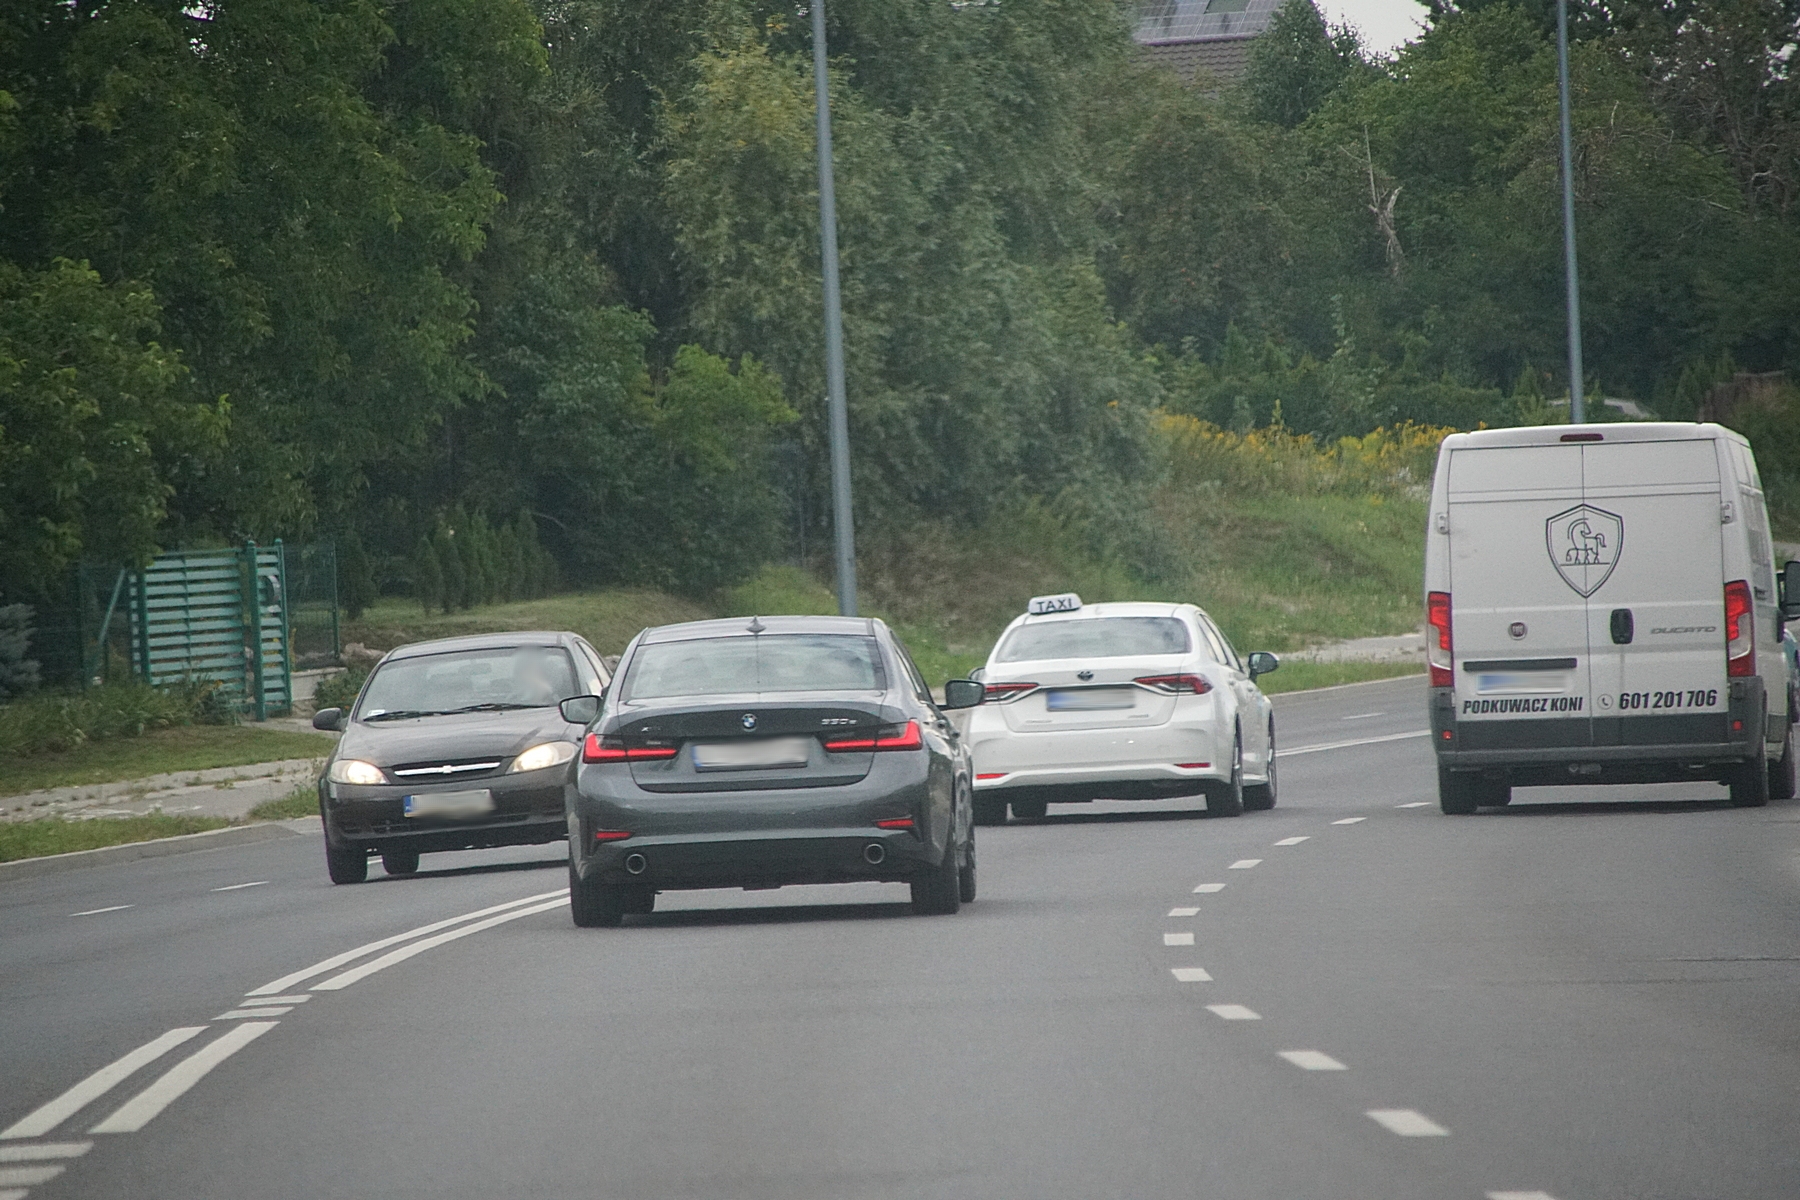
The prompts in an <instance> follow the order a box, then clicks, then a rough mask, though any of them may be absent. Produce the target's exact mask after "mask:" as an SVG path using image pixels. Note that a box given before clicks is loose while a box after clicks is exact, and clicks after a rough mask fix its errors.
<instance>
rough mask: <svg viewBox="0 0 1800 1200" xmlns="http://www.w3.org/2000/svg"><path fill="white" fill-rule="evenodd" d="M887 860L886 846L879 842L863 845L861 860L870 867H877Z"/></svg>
mask: <svg viewBox="0 0 1800 1200" xmlns="http://www.w3.org/2000/svg"><path fill="white" fill-rule="evenodd" d="M886 860H887V847H886V846H884V845H882V844H881V843H880V842H870V843H869V844H868V845H867V846H864V847H863V861H864V862H866V863H868V864H869V865H870V866H871V867H879V866H880V865H881V864H882V863H883V862H885V861H886Z"/></svg>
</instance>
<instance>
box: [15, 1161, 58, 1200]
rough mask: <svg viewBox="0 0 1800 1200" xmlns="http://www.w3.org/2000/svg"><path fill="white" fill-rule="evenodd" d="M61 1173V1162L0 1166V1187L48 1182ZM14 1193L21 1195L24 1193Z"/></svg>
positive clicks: (27, 1185) (25, 1185)
mask: <svg viewBox="0 0 1800 1200" xmlns="http://www.w3.org/2000/svg"><path fill="white" fill-rule="evenodd" d="M62 1173H63V1168H62V1164H61V1163H56V1164H54V1165H51V1166H43V1167H0V1187H20V1186H24V1187H30V1186H31V1185H32V1184H34V1183H49V1182H50V1181H51V1180H52V1179H55V1178H56V1177H57V1176H58V1175H61V1174H62ZM16 1194H17V1195H20V1196H23V1195H24V1194H25V1193H24V1192H18V1193H16Z"/></svg>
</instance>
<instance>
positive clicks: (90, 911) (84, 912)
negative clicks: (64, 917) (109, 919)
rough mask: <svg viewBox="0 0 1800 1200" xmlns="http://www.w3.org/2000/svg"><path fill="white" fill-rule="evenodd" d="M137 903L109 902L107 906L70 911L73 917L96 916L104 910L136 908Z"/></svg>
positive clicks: (121, 910)
mask: <svg viewBox="0 0 1800 1200" xmlns="http://www.w3.org/2000/svg"><path fill="white" fill-rule="evenodd" d="M136 907H137V905H135V904H109V905H107V906H106V907H105V908H88V909H83V910H82V911H81V912H78V913H70V914H69V915H70V916H71V917H96V916H99V915H100V914H101V913H103V912H124V911H125V910H126V909H128V908H136Z"/></svg>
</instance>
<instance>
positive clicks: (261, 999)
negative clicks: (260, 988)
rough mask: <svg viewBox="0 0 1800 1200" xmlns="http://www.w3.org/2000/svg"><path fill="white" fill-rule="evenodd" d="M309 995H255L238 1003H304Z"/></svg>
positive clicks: (309, 998) (309, 997)
mask: <svg viewBox="0 0 1800 1200" xmlns="http://www.w3.org/2000/svg"><path fill="white" fill-rule="evenodd" d="M311 999H312V997H311V996H307V995H299V996H257V997H254V998H252V999H249V1000H240V1001H238V1003H239V1004H305V1003H306V1002H307V1001H308V1000H311Z"/></svg>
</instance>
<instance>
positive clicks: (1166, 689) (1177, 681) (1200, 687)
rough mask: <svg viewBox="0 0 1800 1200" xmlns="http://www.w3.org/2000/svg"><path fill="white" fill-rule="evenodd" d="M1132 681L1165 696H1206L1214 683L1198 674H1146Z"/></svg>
mask: <svg viewBox="0 0 1800 1200" xmlns="http://www.w3.org/2000/svg"><path fill="white" fill-rule="evenodd" d="M1131 682H1133V683H1135V684H1137V685H1138V686H1140V687H1147V688H1149V689H1150V690H1151V691H1153V692H1161V693H1162V694H1163V695H1165V696H1204V695H1206V693H1208V692H1210V691H1212V684H1210V683H1208V682H1206V680H1205V679H1203V678H1201V677H1200V676H1198V675H1145V676H1144V677H1143V678H1141V679H1134V680H1132V681H1131Z"/></svg>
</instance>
